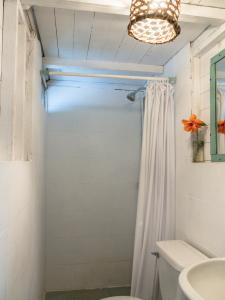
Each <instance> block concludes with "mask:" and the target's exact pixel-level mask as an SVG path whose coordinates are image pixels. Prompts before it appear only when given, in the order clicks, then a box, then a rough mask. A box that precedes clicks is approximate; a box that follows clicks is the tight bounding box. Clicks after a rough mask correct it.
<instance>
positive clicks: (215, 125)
mask: <svg viewBox="0 0 225 300" xmlns="http://www.w3.org/2000/svg"><path fill="white" fill-rule="evenodd" d="M210 80H211V107H210V113H211V122H210V129H211V160H212V161H224V162H225V50H223V51H222V52H220V53H219V54H217V55H216V56H214V57H213V58H212V60H211V78H210Z"/></svg>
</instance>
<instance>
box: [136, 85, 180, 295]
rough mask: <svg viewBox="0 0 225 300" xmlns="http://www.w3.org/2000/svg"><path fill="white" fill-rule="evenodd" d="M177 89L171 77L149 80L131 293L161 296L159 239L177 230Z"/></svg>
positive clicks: (168, 237)
mask: <svg viewBox="0 0 225 300" xmlns="http://www.w3.org/2000/svg"><path fill="white" fill-rule="evenodd" d="M173 94H174V91H173V87H172V86H171V85H170V84H169V83H168V81H167V80H162V81H158V82H149V83H148V87H147V91H146V98H145V113H144V127H143V141H142V156H141V170H140V184H139V195H138V208H137V220H136V233H135V247H134V260H133V274H132V286H131V295H132V296H135V297H139V298H141V299H143V300H156V299H159V297H160V295H159V287H158V284H159V282H158V270H157V259H156V257H155V256H153V255H152V254H151V252H155V251H156V241H159V240H164V239H173V238H174V232H175V136H174V97H173Z"/></svg>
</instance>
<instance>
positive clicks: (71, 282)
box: [47, 83, 141, 290]
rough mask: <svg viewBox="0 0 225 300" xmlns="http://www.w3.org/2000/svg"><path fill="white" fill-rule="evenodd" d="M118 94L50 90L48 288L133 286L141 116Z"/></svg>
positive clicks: (106, 87)
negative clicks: (131, 282) (131, 281)
mask: <svg viewBox="0 0 225 300" xmlns="http://www.w3.org/2000/svg"><path fill="white" fill-rule="evenodd" d="M116 88H125V89H132V87H130V86H124V85H112V84H97V83H96V84H94V83H93V84H91V83H87V84H85V83H83V84H81V83H78V84H77V88H76V87H64V88H63V87H51V88H50V89H49V93H48V99H49V114H48V119H47V120H48V121H47V124H48V136H47V145H48V147H47V290H73V289H90V288H101V287H109V286H126V285H130V279H131V263H132V255H133V253H132V252H133V242H134V227H135V217H136V202H137V191H138V177H139V157H140V141H141V114H140V102H136V103H131V102H129V101H128V100H127V99H126V95H127V93H128V92H124V91H116V90H115V89H116ZM136 88H137V87H134V89H136Z"/></svg>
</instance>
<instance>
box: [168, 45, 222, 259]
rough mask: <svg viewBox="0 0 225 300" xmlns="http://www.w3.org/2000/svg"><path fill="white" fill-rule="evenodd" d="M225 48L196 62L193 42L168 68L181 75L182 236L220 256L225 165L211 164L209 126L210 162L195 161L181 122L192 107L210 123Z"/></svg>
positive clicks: (179, 189)
mask: <svg viewBox="0 0 225 300" xmlns="http://www.w3.org/2000/svg"><path fill="white" fill-rule="evenodd" d="M223 48H225V40H224V41H223V42H222V43H220V44H218V45H215V47H214V49H211V50H210V51H209V52H208V53H207V54H205V55H204V56H202V57H201V59H200V61H197V62H196V61H193V60H192V58H191V50H190V46H189V45H187V46H186V47H185V48H184V49H183V50H181V51H180V52H179V53H178V54H177V55H176V56H175V57H174V58H173V59H172V60H170V61H169V63H168V64H167V65H166V67H165V72H166V74H167V75H173V76H176V77H177V84H176V96H175V97H176V173H177V174H176V202H177V214H176V215H177V220H176V222H177V225H176V228H177V238H180V239H184V240H187V241H189V242H191V243H192V244H194V245H196V246H197V247H199V248H202V249H203V250H205V251H206V253H209V254H212V255H215V256H225V218H224V216H225V185H224V178H225V163H211V162H210V143H209V141H210V130H209V129H208V130H207V134H206V136H205V143H206V145H205V157H206V162H204V163H192V148H191V142H190V135H189V134H188V133H186V132H184V130H183V128H182V124H181V120H182V119H184V118H187V117H188V116H189V115H190V114H191V111H192V112H193V113H197V114H198V115H199V116H200V118H202V119H203V120H204V121H205V122H206V123H207V124H209V122H210V110H209V105H210V58H211V57H212V56H214V55H215V54H216V53H217V52H218V51H219V50H221V49H223ZM198 64H199V65H198Z"/></svg>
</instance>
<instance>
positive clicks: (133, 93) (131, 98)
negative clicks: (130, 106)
mask: <svg viewBox="0 0 225 300" xmlns="http://www.w3.org/2000/svg"><path fill="white" fill-rule="evenodd" d="M135 96H136V92H131V93H129V94H128V95H127V99H128V100H129V101H131V102H134V101H135Z"/></svg>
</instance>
